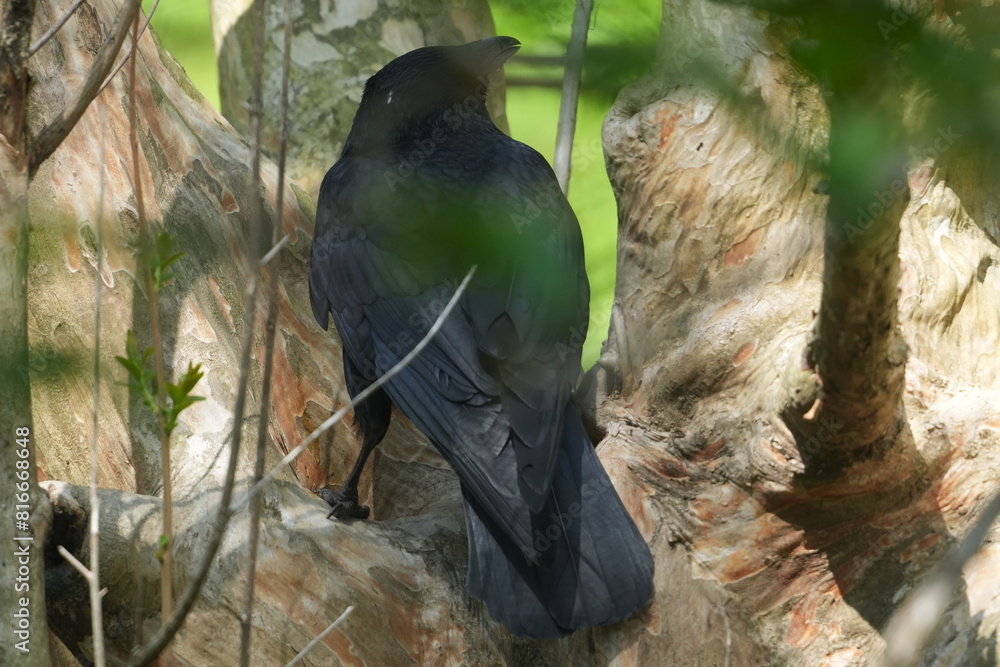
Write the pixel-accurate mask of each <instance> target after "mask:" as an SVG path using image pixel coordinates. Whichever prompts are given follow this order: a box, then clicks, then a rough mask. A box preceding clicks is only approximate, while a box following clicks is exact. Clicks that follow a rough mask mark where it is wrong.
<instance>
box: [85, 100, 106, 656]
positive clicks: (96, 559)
mask: <svg viewBox="0 0 1000 667" xmlns="http://www.w3.org/2000/svg"><path fill="white" fill-rule="evenodd" d="M105 120H106V119H105V113H104V107H103V106H102V107H101V155H100V159H99V160H98V164H99V165H100V169H101V174H100V178H99V183H100V184H99V186H98V191H97V267H96V268H97V271H96V281H95V290H96V292H97V294H96V296H95V298H94V301H95V307H94V309H95V311H96V313H95V315H94V405H93V429H92V432H91V444H90V571H91V572H92V573H93V576H91V577H90V578H89V579H88V580H87V581H88V583H89V584H90V622H91V628H92V631H93V636H94V664H95V665H97V667H104V621H103V613H102V611H101V595H100V582H99V573H100V547H101V539H100V519H101V502H100V498H99V497H98V494H97V470H98V455H97V453H98V452H97V449H98V447H97V446H98V422H99V417H98V415H99V410H100V407H101V296H102V294H103V292H104V290H103V287H104V278H103V277H102V276H101V259H102V255H103V253H104V159H105V135H106V131H105V130H106V123H105Z"/></svg>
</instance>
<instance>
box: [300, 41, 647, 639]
mask: <svg viewBox="0 0 1000 667" xmlns="http://www.w3.org/2000/svg"><path fill="white" fill-rule="evenodd" d="M519 46H520V43H519V42H518V41H517V40H515V39H513V38H511V37H491V38H489V39H483V40H479V41H477V42H472V43H470V44H466V45H464V46H447V47H428V48H422V49H417V50H416V51H412V52H410V53H407V54H405V55H403V56H400V57H399V58H397V59H395V60H393V61H392V62H391V63H389V64H388V65H386V66H385V67H383V68H382V70H380V71H379V72H378V73H377V74H375V75H374V76H373V77H371V78H370V79H369V80H368V82H367V84H366V85H365V89H364V94H363V96H362V98H361V105H360V107H359V109H358V112H357V115H356V116H355V117H354V124H353V126H352V127H351V132H350V134H349V135H348V137H347V141H346V143H345V144H344V148H343V152H342V153H341V155H340V159H339V160H338V161H337V163H336V164H335V165H334V166H333V167H332V168H331V169H330V171H329V172H328V173H327V174H326V178H325V179H324V180H323V184H322V187H321V188H320V194H319V203H318V207H317V213H316V233H315V238H314V241H313V246H312V256H311V258H310V272H309V288H310V297H311V301H312V308H313V314H314V315H315V316H316V320H317V321H318V322H319V323H320V325H321V326H323V327H324V328H326V327H327V326H328V317H329V315H330V314H332V315H333V321H334V324H335V325H336V327H337V331H338V332H339V333H340V338H341V340H342V342H343V348H344V376H345V378H346V381H347V388H348V391H349V392H350V394H351V395H352V396H354V395H356V394H357V393H358V392H360V391H361V390H362V389H364V388H365V387H366V386H368V385H369V384H370V383H371V382H372V381H374V380H375V379H376V378H377V377H379V376H380V375H381V374H383V373H385V372H386V371H387V370H388V369H390V368H391V367H392V366H394V365H395V364H396V363H397V362H398V361H399V360H400V359H401V358H403V357H404V356H405V355H406V354H407V353H408V352H409V351H410V350H411V349H412V348H413V347H414V345H415V344H416V343H417V342H418V341H419V340H420V339H421V338H422V337H423V336H424V334H425V333H426V332H427V331H428V329H429V328H430V326H431V325H432V324H433V323H434V320H435V319H436V317H437V315H438V314H439V313H440V311H441V310H442V308H443V306H444V305H445V303H446V302H447V301H448V299H449V298H450V297H451V295H452V294H454V291H455V289H456V288H457V286H458V284H459V283H460V281H461V280H462V278H463V277H464V276H465V275H466V273H467V271H468V270H469V269H470V267H472V266H474V265H475V266H477V267H478V268H477V270H476V273H475V274H474V278H473V280H472V282H471V283H470V284H469V287H468V289H467V291H466V292H465V293H464V294H463V295H462V298H461V300H460V302H459V306H458V307H457V308H456V309H455V311H453V312H452V314H451V316H450V317H449V318H448V319H447V320H446V321H445V324H444V327H443V328H442V330H441V331H440V332H439V333H438V335H437V336H436V337H435V338H434V339H433V341H432V342H431V343H430V345H429V346H428V347H427V348H426V349H425V350H424V351H423V352H422V353H421V354H420V356H419V357H417V359H416V360H415V361H414V362H413V363H412V364H410V366H408V367H407V368H406V369H405V370H403V371H402V372H401V373H400V374H399V375H397V376H395V377H394V378H393V379H391V380H390V381H389V382H388V383H387V384H386V385H385V386H384V387H383V388H382V389H381V390H379V391H377V392H376V393H375V394H373V395H372V396H371V397H370V398H369V399H368V400H367V401H365V402H364V403H362V404H361V405H359V406H358V407H357V408H356V409H355V414H356V418H357V421H358V423H359V426H360V429H361V432H362V434H363V437H364V443H363V445H362V450H361V454H360V456H359V458H358V461H357V463H356V464H355V466H354V469H353V470H352V472H351V474H350V476H349V478H348V480H347V482H346V483H345V484H344V486H343V488H341V489H340V491H338V492H337V493H333V492H331V491H329V490H328V491H326V492H325V494H324V499H325V500H327V502H328V503H330V505H331V506H332V508H333V509H332V511H331V513H330V514H331V516H337V517H339V518H348V517H359V518H366V517H367V516H368V508H367V507H363V506H361V505H359V503H358V491H357V483H358V477H359V476H360V473H361V469H362V468H363V466H364V464H365V460H366V459H367V457H368V455H369V454H370V453H371V451H372V449H373V448H374V447H375V445H377V444H378V443H379V441H380V440H381V439H382V437H383V436H384V435H385V432H386V429H387V428H388V425H389V420H390V418H391V406H393V405H395V406H396V407H397V408H399V410H401V411H402V412H403V414H405V415H406V416H407V417H409V418H410V419H412V420H413V422H414V423H415V424H416V425H417V427H418V428H419V429H420V430H421V431H422V432H423V433H424V434H425V435H426V436H427V437H428V438H429V439H430V441H431V442H432V443H433V444H434V446H435V447H437V449H438V451H440V452H441V454H442V456H444V458H445V459H446V460H447V461H448V463H449V464H450V465H451V466H452V468H454V470H455V472H456V473H458V478H459V480H460V481H461V489H462V495H463V497H464V499H465V517H466V525H467V528H468V536H469V572H468V587H469V592H470V593H471V594H472V595H474V596H475V597H478V598H480V599H482V600H484V601H485V602H486V605H487V606H488V608H489V610H490V613H491V614H492V615H493V616H494V618H496V619H498V620H499V621H501V622H502V623H503V624H504V625H506V626H507V627H508V628H509V629H510V630H511V631H512V632H513V633H514V634H516V635H521V636H525V637H535V638H549V637H558V636H561V635H564V634H566V633H568V632H571V631H573V630H578V629H580V628H585V627H589V626H593V625H602V624H606V623H614V622H616V621H620V620H622V619H624V618H627V617H628V616H630V615H631V614H633V613H634V612H636V611H637V610H639V609H640V608H642V607H643V606H644V605H645V604H646V602H647V601H648V600H649V598H650V595H651V593H652V570H653V560H652V557H651V555H650V552H649V548H648V547H647V545H646V543H645V541H644V540H643V538H642V536H641V535H640V533H639V531H638V529H637V528H636V526H635V524H634V523H633V521H632V519H631V517H630V516H629V514H628V512H627V511H626V510H625V507H624V506H623V505H622V502H621V500H620V499H619V498H618V495H617V493H616V492H615V489H614V487H613V486H612V485H611V482H610V480H609V479H608V476H607V473H605V471H604V469H603V468H602V467H601V464H600V462H599V460H598V458H597V455H596V453H595V451H594V447H593V444H592V443H591V441H590V440H589V438H588V436H587V433H586V432H585V431H584V427H583V423H582V421H581V417H580V413H579V411H578V410H577V408H576V407H575V406H574V404H573V403H572V401H571V394H572V392H573V389H574V386H575V385H576V382H577V380H578V377H579V374H580V349H581V345H582V341H583V337H584V334H585V333H586V330H587V322H588V302H589V296H590V287H589V285H588V282H587V275H586V272H585V269H584V255H583V240H582V238H581V235H580V226H579V223H578V222H577V219H576V216H575V215H574V214H573V210H572V209H571V208H570V206H569V202H567V201H566V198H565V197H564V196H563V195H562V193H561V192H560V191H559V187H558V185H557V183H556V177H555V175H554V174H553V172H552V169H551V168H550V167H549V165H548V163H546V161H545V159H544V158H543V157H542V156H541V155H539V154H538V153H537V152H536V151H534V150H533V149H531V148H529V147H528V146H526V145H524V144H522V143H520V142H518V141H514V140H513V139H511V138H510V137H508V136H506V135H505V134H504V133H503V132H501V131H500V130H499V129H497V127H496V126H495V125H494V124H493V121H492V120H491V119H490V116H489V113H488V112H487V110H486V104H485V101H486V95H487V92H488V88H489V85H488V84H489V81H490V77H491V75H493V74H494V73H496V72H497V71H498V70H500V68H501V67H502V66H503V64H504V62H506V60H507V59H508V58H510V56H511V55H513V53H514V52H515V51H516V50H517V49H518V47H519Z"/></svg>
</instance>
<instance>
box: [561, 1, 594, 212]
mask: <svg viewBox="0 0 1000 667" xmlns="http://www.w3.org/2000/svg"><path fill="white" fill-rule="evenodd" d="M593 10H594V0H577V3H576V12H575V13H574V14H573V32H572V35H571V36H570V39H569V48H568V49H567V50H566V70H565V72H564V73H563V84H562V102H561V103H560V105H559V130H558V132H557V134H556V155H555V172H556V178H557V179H559V187H560V188H562V191H563V194H566V193H567V192H568V191H569V172H570V168H571V166H572V159H573V135H574V134H575V133H576V107H577V102H578V101H579V99H580V74H581V72H583V52H584V50H585V49H586V48H587V30H588V29H589V28H590V14H591V12H592V11H593Z"/></svg>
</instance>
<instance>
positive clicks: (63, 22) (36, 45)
mask: <svg viewBox="0 0 1000 667" xmlns="http://www.w3.org/2000/svg"><path fill="white" fill-rule="evenodd" d="M82 4H83V0H76V2H74V3H73V6H72V7H70V8H69V9H68V10H66V13H65V14H63V15H62V16H60V17H59V20H58V21H56V22H55V25H53V26H52V27H51V28H49V29H48V30H47V31H46V32H45V34H44V35H42V36H41V37H39V38H38V41H37V42H35V43H34V44H32V45H31V48H29V49H28V55H29V56H33V55H35V54H36V53H37V52H38V49H40V48H42V47H43V46H45V44H46V42H48V41H49V40H50V39H52V38H53V37H54V36H55V34H56V33H57V32H59V29H60V28H62V27H63V26H64V25H66V21H68V20H69V19H70V17H71V16H73V14H75V13H76V10H78V9H79V8H80V5H82Z"/></svg>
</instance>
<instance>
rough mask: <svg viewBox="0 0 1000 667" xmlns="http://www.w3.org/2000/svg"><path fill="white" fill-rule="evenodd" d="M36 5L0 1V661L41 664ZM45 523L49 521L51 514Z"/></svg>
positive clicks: (45, 658)
mask: <svg viewBox="0 0 1000 667" xmlns="http://www.w3.org/2000/svg"><path fill="white" fill-rule="evenodd" d="M34 13H35V3H34V0H2V1H0V457H2V458H0V489H3V492H2V496H0V516H2V517H3V520H2V521H0V526H2V527H0V545H3V546H0V549H2V551H0V610H2V613H0V663H3V664H15V662H17V664H25V665H46V664H48V662H49V650H48V636H47V633H46V626H45V596H44V585H43V582H44V576H43V575H44V569H43V562H42V554H43V551H42V550H43V545H44V543H45V537H46V532H47V530H48V526H47V522H48V519H47V518H46V516H47V514H48V513H49V507H48V503H47V502H46V501H45V500H44V498H42V497H40V496H41V494H40V493H39V492H38V486H37V485H36V484H35V479H36V471H35V447H36V444H37V440H36V434H35V433H34V430H33V426H34V424H33V422H32V414H31V391H30V387H29V379H28V374H29V372H28V367H29V363H30V358H29V354H28V298H27V297H28V293H27V290H28V286H27V275H28V228H29V222H28V146H27V135H26V134H25V131H24V129H25V128H24V125H25V117H26V114H27V106H28V105H27V97H28V78H27V76H25V74H26V72H27V63H26V61H27V55H28V45H29V41H30V37H31V25H32V22H33V20H34ZM49 518H50V517H49Z"/></svg>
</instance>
